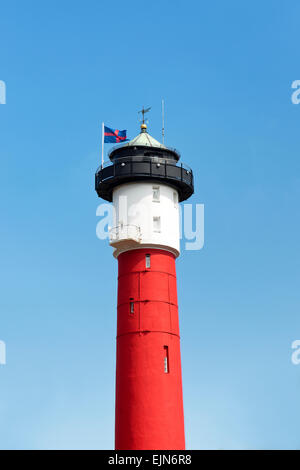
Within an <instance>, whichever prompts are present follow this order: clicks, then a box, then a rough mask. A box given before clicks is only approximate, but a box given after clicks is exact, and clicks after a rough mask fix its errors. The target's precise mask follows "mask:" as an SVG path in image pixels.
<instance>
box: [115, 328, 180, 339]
mask: <svg viewBox="0 0 300 470" xmlns="http://www.w3.org/2000/svg"><path fill="white" fill-rule="evenodd" d="M137 333H165V334H167V335H172V336H177V337H178V338H179V339H180V336H179V335H178V334H177V333H172V332H171V331H165V330H134V331H127V332H126V333H121V334H120V335H117V336H116V338H117V339H118V338H120V337H121V336H126V335H134V334H137Z"/></svg>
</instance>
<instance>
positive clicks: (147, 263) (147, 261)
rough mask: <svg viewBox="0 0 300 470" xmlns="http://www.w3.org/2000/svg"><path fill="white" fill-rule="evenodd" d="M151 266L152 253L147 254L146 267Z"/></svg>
mask: <svg viewBox="0 0 300 470" xmlns="http://www.w3.org/2000/svg"><path fill="white" fill-rule="evenodd" d="M150 267H151V262H150V255H146V269H149V268H150Z"/></svg>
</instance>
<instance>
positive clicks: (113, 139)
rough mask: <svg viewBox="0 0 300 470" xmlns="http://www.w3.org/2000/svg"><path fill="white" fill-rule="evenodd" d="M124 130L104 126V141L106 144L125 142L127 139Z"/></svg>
mask: <svg viewBox="0 0 300 470" xmlns="http://www.w3.org/2000/svg"><path fill="white" fill-rule="evenodd" d="M126 132H127V131H126V129H125V130H123V131H119V129H110V127H106V126H104V142H105V143H106V144H108V143H110V144H113V143H119V142H125V141H126V140H129V139H127V136H126Z"/></svg>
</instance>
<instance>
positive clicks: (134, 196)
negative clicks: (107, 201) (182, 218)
mask: <svg viewBox="0 0 300 470" xmlns="http://www.w3.org/2000/svg"><path fill="white" fill-rule="evenodd" d="M158 186H159V202H158V201H155V198H154V200H153V188H154V189H155V190H156V191H157V187H158ZM174 193H175V194H174ZM156 196H157V192H156ZM174 200H175V202H174ZM176 201H178V192H177V191H176V189H174V188H172V187H170V186H168V185H166V184H159V183H157V182H155V181H154V182H145V181H141V182H133V183H126V184H122V185H120V186H118V187H116V188H115V189H114V191H113V205H114V228H113V229H112V230H113V233H114V237H112V238H111V241H110V244H111V245H112V246H113V247H114V248H115V251H114V256H116V257H117V256H118V255H119V254H120V253H122V252H124V251H127V250H132V249H137V248H146V247H148V248H163V249H167V250H169V251H171V252H172V253H174V254H175V256H178V255H179V252H180V240H179V208H178V203H177V202H176ZM157 218H159V220H160V223H159V231H158V230H157V228H158V224H157ZM134 227H136V229H135V228H134ZM133 232H134V233H139V237H136V239H134V238H135V237H133ZM126 233H128V236H126ZM115 234H120V236H118V235H117V236H115Z"/></svg>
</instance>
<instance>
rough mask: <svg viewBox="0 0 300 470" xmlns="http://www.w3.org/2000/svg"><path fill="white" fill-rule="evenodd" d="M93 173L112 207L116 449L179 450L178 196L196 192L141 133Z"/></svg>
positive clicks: (169, 153)
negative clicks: (115, 277)
mask: <svg viewBox="0 0 300 470" xmlns="http://www.w3.org/2000/svg"><path fill="white" fill-rule="evenodd" d="M109 159H110V162H109V164H106V165H104V166H101V167H100V168H99V169H98V170H97V172H96V175H95V187H96V191H97V194H98V196H99V197H100V198H102V199H104V200H106V201H110V202H112V204H113V206H114V211H113V214H114V216H113V217H114V221H113V227H112V228H111V229H110V245H111V246H112V247H113V250H114V251H113V255H114V257H115V258H116V259H117V261H118V300H117V340H116V342H117V352H116V354H117V357H116V399H115V448H116V449H118V450H121V449H122V450H126V449H127V450H130V449H135V450H148V449H150V450H153V449H155V450H156V449H175V450H177V449H184V448H185V434H184V414H183V397H182V374H181V357H180V334H179V316H178V303H177V279H176V266H175V261H176V258H177V257H178V256H179V254H180V229H179V203H180V202H182V201H185V200H186V199H188V198H189V197H190V196H191V195H192V194H193V192H194V183H193V173H192V170H191V169H190V168H189V167H187V166H186V165H183V164H182V163H180V162H179V160H180V154H179V152H178V151H177V150H175V149H173V148H169V147H166V146H165V145H163V144H161V143H160V142H158V141H157V140H156V139H154V138H153V137H152V136H151V135H150V134H149V133H148V131H147V125H146V124H145V122H144V121H143V123H142V125H141V131H140V133H139V134H138V135H137V136H136V137H135V138H134V139H133V140H131V141H129V142H127V143H125V144H122V145H120V146H117V147H115V148H113V149H112V150H111V151H110V153H109Z"/></svg>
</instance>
